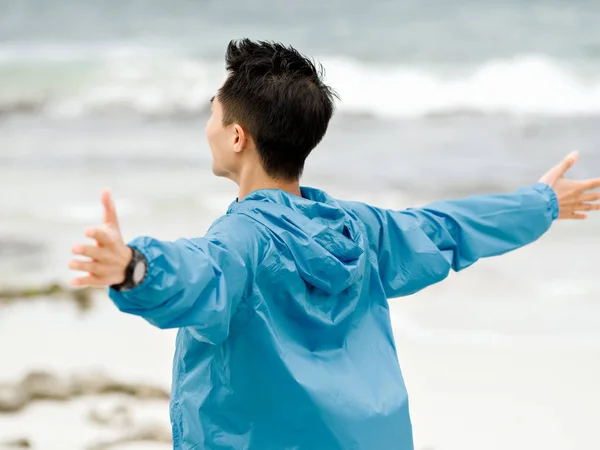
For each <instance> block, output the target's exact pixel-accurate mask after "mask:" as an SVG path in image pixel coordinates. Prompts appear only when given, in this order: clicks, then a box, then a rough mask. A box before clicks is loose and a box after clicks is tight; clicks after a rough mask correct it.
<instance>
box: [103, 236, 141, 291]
mask: <svg viewBox="0 0 600 450" xmlns="http://www.w3.org/2000/svg"><path fill="white" fill-rule="evenodd" d="M129 248H131V250H132V252H131V261H129V264H128V265H127V267H126V268H125V280H124V281H123V282H122V283H120V284H113V285H112V286H111V288H112V289H114V290H115V291H118V292H126V291H130V290H131V289H134V288H136V287H137V286H139V285H140V284H141V283H142V281H144V278H146V272H147V271H148V261H146V258H145V256H144V255H143V254H142V253H141V252H140V251H139V250H137V249H136V248H133V247H131V246H129Z"/></svg>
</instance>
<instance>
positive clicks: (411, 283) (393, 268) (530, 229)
mask: <svg viewBox="0 0 600 450" xmlns="http://www.w3.org/2000/svg"><path fill="white" fill-rule="evenodd" d="M356 212H357V214H358V216H359V217H360V218H361V219H362V221H363V223H364V224H365V225H366V226H367V229H368V231H369V234H370V236H371V237H372V239H373V240H374V241H375V251H376V252H377V260H378V265H379V275H380V277H381V282H382V285H383V287H384V290H385V292H386V295H387V297H388V298H393V297H399V296H403V295H410V294H413V293H415V292H417V291H419V290H421V289H423V288H425V287H427V286H429V285H432V284H434V283H437V282H439V281H441V280H443V279H444V278H446V277H447V276H448V273H449V272H450V269H452V270H454V271H460V270H462V269H464V268H466V267H469V266H470V265H471V264H473V263H474V262H475V261H477V260H478V259H480V258H486V257H490V256H496V255H501V254H504V253H506V252H509V251H511V250H514V249H517V248H519V247H522V246H524V245H527V244H529V243H531V242H533V241H535V240H537V239H538V238H539V237H540V236H542V235H543V234H544V233H545V232H546V231H547V230H548V229H549V228H550V225H551V224H552V222H553V221H554V219H556V217H557V216H558V201H557V198H556V195H555V193H554V190H553V189H552V188H551V187H550V186H548V185H546V184H543V183H537V184H535V185H533V186H531V187H527V188H522V189H519V190H518V191H516V192H514V193H512V194H504V195H473V196H470V197H466V198H463V199H459V200H451V201H441V202H436V203H432V204H430V205H428V206H425V207H423V208H409V209H406V210H403V211H393V210H384V209H378V208H374V207H371V206H368V205H362V206H359V207H357V208H356Z"/></svg>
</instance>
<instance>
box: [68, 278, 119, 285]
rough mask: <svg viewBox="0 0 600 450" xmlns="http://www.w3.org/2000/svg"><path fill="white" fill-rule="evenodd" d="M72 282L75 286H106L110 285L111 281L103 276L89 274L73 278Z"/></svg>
mask: <svg viewBox="0 0 600 450" xmlns="http://www.w3.org/2000/svg"><path fill="white" fill-rule="evenodd" d="M70 284H71V286H73V287H85V286H92V287H105V286H110V284H111V283H110V282H108V281H107V280H105V279H103V278H99V277H96V276H94V275H87V276H84V277H78V278H72V279H71V283H70Z"/></svg>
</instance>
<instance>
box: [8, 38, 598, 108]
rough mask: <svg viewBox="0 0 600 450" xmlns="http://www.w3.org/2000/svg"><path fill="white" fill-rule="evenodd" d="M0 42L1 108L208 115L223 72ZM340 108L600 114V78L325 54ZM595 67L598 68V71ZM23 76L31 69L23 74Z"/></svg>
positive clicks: (109, 50)
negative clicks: (369, 61) (371, 61)
mask: <svg viewBox="0 0 600 450" xmlns="http://www.w3.org/2000/svg"><path fill="white" fill-rule="evenodd" d="M21 50H22V51H15V49H14V48H13V49H11V48H2V47H0V115H10V114H43V115H50V116H53V117H62V118H72V117H81V116H87V115H95V114H113V113H133V114H139V115H142V116H160V117H181V116H189V115H198V114H206V113H207V111H208V99H209V98H210V97H211V96H212V95H213V93H214V92H215V90H216V89H217V88H218V87H219V85H220V83H221V82H222V80H223V79H224V77H225V75H226V73H225V70H224V67H223V63H222V62H221V61H216V60H203V59H199V58H194V57H191V56H190V55H185V54H178V53H177V52H176V51H174V50H173V49H166V48H156V49H149V48H146V47H135V46H128V47H122V48H121V47H118V46H113V47H110V46H108V47H106V46H105V47H92V48H90V49H88V51H87V52H86V51H84V50H82V49H80V48H62V47H60V46H51V45H50V46H45V47H42V48H36V49H32V48H24V49H21ZM320 61H321V63H322V64H323V66H324V68H325V69H326V81H327V83H328V84H330V85H331V86H332V87H333V88H334V89H335V90H336V91H337V92H338V93H339V95H340V97H341V100H340V101H339V103H338V111H339V112H340V113H341V114H351V115H367V116H374V117H377V118H390V119H394V118H412V117H423V116H425V117H427V116H432V115H444V114H456V113H458V114H465V113H468V114H486V115H489V114H509V115H539V116H581V115H598V114H600V76H598V75H596V76H595V77H594V76H593V75H592V76H589V75H586V74H584V73H583V72H582V71H581V70H578V68H577V67H574V66H572V65H567V64H565V63H563V62H561V61H558V60H555V59H552V58H549V57H546V56H544V55H522V56H515V57H513V58H510V59H503V60H498V59H494V60H489V61H484V62H481V63H479V64H478V65H474V66H471V67H458V68H457V67H454V68H452V70H449V69H448V68H446V69H444V68H440V67H439V66H438V67H436V66H434V65H429V66H427V65H425V64H423V65H421V66H419V65H404V64H402V63H396V64H387V65H383V64H379V65H374V64H367V63H365V62H361V61H357V60H351V59H347V58H322V59H320ZM592 73H593V72H592ZM24 74H25V76H24Z"/></svg>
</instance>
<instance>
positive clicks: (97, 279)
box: [69, 190, 132, 287]
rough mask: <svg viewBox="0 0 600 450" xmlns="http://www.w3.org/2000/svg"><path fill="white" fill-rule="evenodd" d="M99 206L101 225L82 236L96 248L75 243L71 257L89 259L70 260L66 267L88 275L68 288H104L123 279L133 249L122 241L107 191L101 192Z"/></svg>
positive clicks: (73, 280) (114, 211)
mask: <svg viewBox="0 0 600 450" xmlns="http://www.w3.org/2000/svg"><path fill="white" fill-rule="evenodd" d="M102 205H103V206H104V223H103V224H102V225H101V226H99V227H91V228H88V229H87V230H85V235H86V236H87V237H88V238H91V239H94V240H95V241H96V245H84V244H78V245H75V246H74V247H73V249H72V252H73V254H74V255H81V256H87V258H88V259H87V260H85V261H81V260H77V259H72V260H71V261H69V268H70V269H72V270H78V271H82V272H87V273H88V274H87V276H83V277H78V278H73V279H72V280H71V286H77V287H82V286H95V287H106V286H112V285H114V284H120V283H122V282H123V280H124V279H125V269H126V268H127V265H128V264H129V262H130V261H131V257H132V250H131V248H130V247H128V246H127V245H126V244H125V242H124V240H123V236H122V235H121V229H120V227H119V220H118V218H117V212H116V210H115V204H114V202H113V200H112V198H111V196H110V192H109V191H107V190H105V191H104V192H103V193H102Z"/></svg>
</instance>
